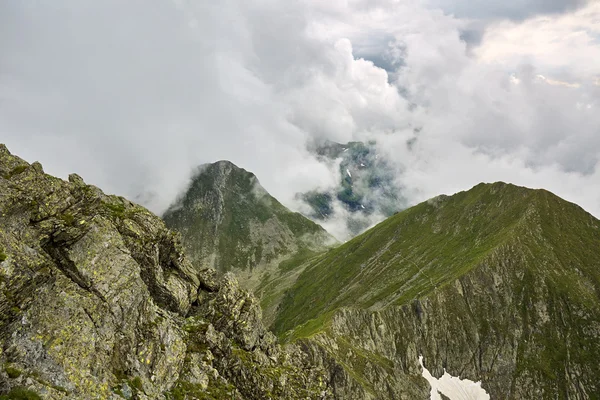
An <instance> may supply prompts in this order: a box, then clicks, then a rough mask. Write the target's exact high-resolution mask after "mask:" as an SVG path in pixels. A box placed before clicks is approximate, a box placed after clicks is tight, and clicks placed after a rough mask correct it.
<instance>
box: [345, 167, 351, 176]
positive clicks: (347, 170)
mask: <svg viewBox="0 0 600 400" xmlns="http://www.w3.org/2000/svg"><path fill="white" fill-rule="evenodd" d="M346 172H347V173H348V176H349V177H350V178H352V174H351V173H350V170H349V169H347V168H346Z"/></svg>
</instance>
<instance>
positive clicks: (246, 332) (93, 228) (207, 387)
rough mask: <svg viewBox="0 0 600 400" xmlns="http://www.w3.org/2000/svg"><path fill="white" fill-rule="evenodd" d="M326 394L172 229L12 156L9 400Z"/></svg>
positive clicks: (1, 228) (0, 296)
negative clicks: (195, 260) (193, 260)
mask: <svg viewBox="0 0 600 400" xmlns="http://www.w3.org/2000/svg"><path fill="white" fill-rule="evenodd" d="M327 385H328V381H327V379H326V375H325V372H324V371H323V369H322V368H320V367H315V366H312V365H311V364H309V360H308V356H307V355H305V354H304V353H302V352H301V350H300V348H299V347H298V346H286V347H282V346H280V345H279V344H277V341H276V339H275V337H274V336H273V335H272V334H270V333H269V332H267V331H266V330H265V328H264V326H263V325H262V322H261V311H260V308H259V306H258V303H257V301H256V300H255V299H254V297H253V296H252V295H250V294H248V293H247V292H245V291H244V290H242V289H240V288H239V286H238V283H237V281H236V280H235V278H234V277H232V276H230V275H226V276H223V277H217V276H216V273H215V271H214V270H211V269H203V268H200V269H199V268H197V267H192V265H191V264H190V262H189V261H188V260H187V259H186V257H185V256H184V255H183V253H182V246H181V244H180V242H179V240H178V237H177V235H176V234H174V233H172V232H171V231H169V230H168V229H167V228H166V227H165V226H164V224H163V223H162V221H161V220H160V219H159V218H157V217H156V216H154V215H153V214H151V213H150V212H148V211H147V210H145V209H144V208H142V207H140V206H138V205H135V204H133V203H131V202H129V201H127V200H126V199H123V198H120V197H116V196H107V195H104V194H103V193H102V192H101V191H100V190H99V189H98V188H96V187H93V186H90V185H86V184H85V183H84V182H83V180H82V179H81V178H80V177H78V176H77V175H71V176H70V177H69V182H65V181H63V180H61V179H57V178H54V177H51V176H49V175H47V174H45V173H44V172H43V170H42V167H41V165H40V164H39V163H33V164H31V165H30V164H28V163H26V162H25V161H23V160H21V159H19V158H18V157H15V156H12V155H11V154H10V153H9V152H8V150H7V149H6V147H4V146H3V145H0V397H1V396H2V395H4V396H6V397H8V398H30V399H36V398H40V397H41V398H47V399H118V398H126V399H196V398H203V399H204V398H206V399H210V398H215V399H219V398H236V399H266V398H273V399H275V398H281V399H294V398H298V399H299V398H302V399H305V398H315V399H317V398H318V399H320V398H328V397H329V396H330V391H329V388H328V386H327Z"/></svg>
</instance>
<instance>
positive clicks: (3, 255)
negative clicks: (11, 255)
mask: <svg viewBox="0 0 600 400" xmlns="http://www.w3.org/2000/svg"><path fill="white" fill-rule="evenodd" d="M7 258H8V256H7V255H6V253H5V252H4V251H3V250H2V249H0V262H2V261H4V260H6V259H7Z"/></svg>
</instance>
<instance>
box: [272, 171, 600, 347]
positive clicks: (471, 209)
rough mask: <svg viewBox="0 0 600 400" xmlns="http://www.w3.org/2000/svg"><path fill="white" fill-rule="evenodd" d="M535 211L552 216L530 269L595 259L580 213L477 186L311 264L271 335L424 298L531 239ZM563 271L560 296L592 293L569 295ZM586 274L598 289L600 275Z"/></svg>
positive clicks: (544, 196)
mask: <svg viewBox="0 0 600 400" xmlns="http://www.w3.org/2000/svg"><path fill="white" fill-rule="evenodd" d="M556 208H561V212H560V213H558V212H556V211H555V209H556ZM532 210H538V212H539V213H544V215H548V216H549V217H548V218H542V219H541V220H540V221H541V222H540V229H541V231H542V232H543V241H540V242H539V243H531V246H530V247H529V248H530V251H531V252H534V257H533V258H532V265H535V263H533V260H534V259H536V257H537V258H538V259H539V258H540V257H544V258H548V257H549V255H550V254H552V257H556V258H557V259H556V260H555V261H556V262H557V263H560V264H561V265H569V264H572V263H573V262H574V261H575V262H577V263H580V264H582V265H588V266H589V265H591V263H592V262H593V260H595V259H596V260H597V259H599V256H598V255H597V254H596V252H595V251H593V250H591V249H597V248H598V244H600V231H599V230H598V229H595V230H594V229H590V230H589V231H587V232H582V231H581V228H578V226H580V225H581V224H582V222H585V224H586V225H589V219H591V218H592V217H591V216H589V214H587V213H585V212H583V211H582V210H581V209H579V207H577V206H575V205H572V204H570V203H566V202H565V201H564V200H561V199H559V198H558V197H556V196H554V195H551V194H550V193H548V192H545V191H534V190H529V189H525V188H520V187H516V186H512V185H506V184H502V183H497V184H493V185H484V184H481V185H478V186H476V187H475V188H473V189H472V190H470V191H468V192H461V193H458V194H456V195H454V196H452V197H440V198H436V199H432V200H430V201H427V202H424V203H421V204H419V205H417V206H415V207H413V208H410V209H408V210H405V211H403V212H400V213H398V214H396V215H394V216H393V217H391V218H388V219H387V220H386V221H384V222H382V223H381V224H379V225H377V226H376V227H374V228H373V229H371V230H369V231H367V232H365V233H364V234H362V235H360V236H358V237H356V238H354V239H353V240H351V241H349V242H347V243H345V244H344V245H342V246H340V247H338V248H336V249H333V250H331V251H329V252H327V253H325V254H324V255H322V256H320V257H317V258H315V259H313V260H311V262H310V265H309V266H308V267H307V268H306V269H305V270H304V272H303V273H302V274H301V275H300V277H299V278H298V280H297V281H296V283H295V284H294V285H293V287H291V288H290V289H289V290H288V291H287V292H286V294H285V296H284V298H283V300H282V303H281V306H280V310H279V312H278V315H277V317H276V320H275V323H274V324H273V328H274V329H275V331H276V333H278V334H279V335H281V334H283V333H285V332H286V331H288V330H290V329H293V328H295V327H296V326H299V325H302V324H304V323H305V322H306V321H309V320H313V319H317V318H318V320H321V321H322V320H323V315H324V314H326V313H328V312H331V311H334V310H336V309H338V308H340V307H348V306H351V307H358V308H370V309H380V308H382V307H385V306H387V305H392V304H396V305H401V304H406V303H407V302H409V301H411V300H412V299H418V298H423V297H425V296H427V294H428V293H430V292H431V291H433V290H435V289H436V288H440V287H442V286H444V285H445V284H447V283H449V282H453V281H454V280H455V279H456V278H458V277H460V276H462V275H464V274H466V273H467V272H469V271H470V270H471V269H473V268H474V267H476V266H478V265H480V263H481V262H482V260H484V259H485V258H486V257H487V256H488V255H490V253H491V252H492V251H494V250H495V249H497V248H498V247H499V246H502V245H504V244H507V243H509V242H511V241H513V240H515V239H517V238H525V237H531V233H532V229H534V226H532V223H531V216H532V212H533V211H532ZM566 211H568V212H566ZM553 219H554V221H553ZM558 219H559V220H560V221H559V220H558ZM582 219H583V220H585V219H588V221H582ZM566 229H568V230H569V232H570V233H571V234H570V235H569V236H566V235H565V230H566ZM520 240H521V241H522V240H523V239H520ZM558 249H560V250H558ZM598 262H599V264H600V260H598ZM563 272H564V271H557V272H556V277H555V279H552V282H553V284H556V286H557V288H558V289H559V290H560V288H561V287H562V291H563V293H564V294H567V293H571V294H572V292H575V293H588V294H589V293H590V292H589V291H581V290H577V291H573V288H574V285H577V283H576V282H578V281H579V280H578V278H577V277H574V276H569V275H566V276H565V274H564V273H563ZM588 272H589V273H591V277H593V279H594V281H595V284H596V285H598V286H600V285H599V284H598V282H600V273H599V272H598V271H597V270H590V271H588ZM550 274H551V276H552V274H553V272H552V271H550ZM324 288H327V290H324ZM575 295H577V294H575ZM578 296H579V295H578ZM589 300H590V302H594V301H597V300H594V299H589ZM314 328H315V327H314V326H313V328H312V329H309V330H308V332H309V333H313V332H314V331H315V329H314ZM304 330H306V328H302V329H301V331H304ZM293 336H294V337H296V336H298V333H297V332H296V333H295V334H293Z"/></svg>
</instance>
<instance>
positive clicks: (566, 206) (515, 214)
mask: <svg viewBox="0 0 600 400" xmlns="http://www.w3.org/2000/svg"><path fill="white" fill-rule="evenodd" d="M599 249H600V221H598V220H597V219H596V218H594V217H593V216H591V215H590V214H588V213H587V212H585V211H584V210H582V209H581V208H580V207H578V206H577V205H574V204H571V203H568V202H566V201H564V200H562V199H560V198H558V197H557V196H555V195H553V194H551V193H549V192H547V191H544V190H530V189H526V188H521V187H516V186H513V185H507V184H503V183H496V184H481V185H478V186H476V187H474V188H473V189H471V190H469V191H467V192H461V193H458V194H456V195H454V196H451V197H445V196H442V197H438V198H435V199H432V200H430V201H427V202H425V203H422V204H420V205H418V206H416V207H413V208H411V209H408V210H405V211H403V212H401V213H399V214H397V215H395V216H393V217H391V218H389V219H387V220H386V221H384V222H382V223H381V224H379V225H378V226H376V227H375V228H373V229H371V230H369V231H367V232H365V233H364V234H362V235H360V236H358V237H356V238H355V239H353V240H352V241H350V242H348V243H346V244H344V245H342V246H340V247H338V248H336V249H333V250H330V251H329V252H327V253H326V254H324V255H322V256H320V257H317V258H315V259H314V260H312V261H311V263H310V265H309V266H308V267H307V268H306V269H305V270H304V272H303V273H302V274H301V275H300V277H299V278H298V280H297V281H296V283H295V284H294V286H292V288H290V289H289V290H288V292H287V293H286V295H285V297H284V299H283V301H282V303H281V306H280V309H279V310H278V314H277V316H276V319H275V322H274V324H273V327H274V328H275V329H276V331H277V332H279V334H284V333H285V332H286V331H287V330H289V329H294V328H295V327H296V326H297V325H299V324H300V325H301V326H300V327H298V328H295V329H294V330H293V331H290V332H288V333H287V334H286V335H284V336H286V337H288V339H294V338H308V339H303V341H304V342H305V344H306V345H307V346H313V347H314V351H315V353H319V351H320V352H322V353H324V354H328V355H329V356H331V357H333V359H335V360H336V362H338V363H339V365H341V366H342V367H343V369H344V370H345V371H346V372H347V373H348V374H349V376H351V377H353V379H354V380H355V381H357V382H360V383H361V386H362V387H363V388H365V391H366V394H365V396H367V397H368V398H393V396H398V398H402V397H401V395H403V394H404V395H406V394H407V393H409V394H410V393H412V392H413V391H414V393H418V391H419V390H420V389H419V388H418V386H419V385H413V386H411V385H410V382H411V379H413V378H411V377H415V376H417V375H419V374H420V368H419V366H418V364H417V362H418V360H417V358H418V356H419V355H423V356H424V361H425V365H426V366H427V368H428V369H429V370H430V371H433V372H434V374H437V376H440V375H441V372H442V368H445V369H446V370H448V371H449V372H450V373H451V374H452V375H455V376H457V375H460V376H461V377H463V378H469V379H471V380H474V381H478V380H482V381H483V387H484V388H486V390H489V393H490V395H491V398H502V399H504V398H510V399H518V398H543V399H545V398H548V399H550V398H556V396H558V397H559V398H577V399H588V398H598V395H599V394H600V383H599V382H600V380H599V379H598V376H600V366H599V364H598V363H597V361H596V360H599V359H600V251H599ZM323 288H327V290H324V289H323ZM390 393H392V394H394V395H393V396H392V395H391V394H390ZM349 396H350V394H349ZM369 396H371V397H369ZM408 398H410V397H408Z"/></svg>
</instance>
